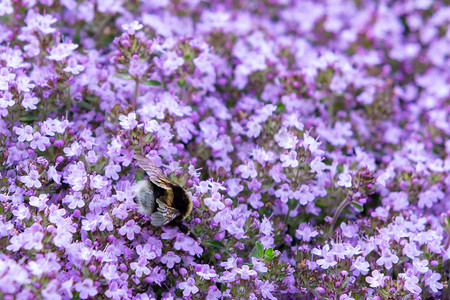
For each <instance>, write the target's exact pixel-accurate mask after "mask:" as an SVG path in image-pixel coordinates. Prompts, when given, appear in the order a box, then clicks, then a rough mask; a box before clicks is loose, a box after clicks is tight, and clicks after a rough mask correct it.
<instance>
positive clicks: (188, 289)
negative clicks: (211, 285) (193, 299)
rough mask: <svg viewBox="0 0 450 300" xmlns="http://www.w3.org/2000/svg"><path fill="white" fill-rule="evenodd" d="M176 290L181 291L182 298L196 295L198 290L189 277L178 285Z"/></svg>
mask: <svg viewBox="0 0 450 300" xmlns="http://www.w3.org/2000/svg"><path fill="white" fill-rule="evenodd" d="M178 288H179V289H182V290H183V296H184V297H188V296H189V295H191V294H196V293H197V292H198V291H199V289H198V288H197V285H196V283H195V280H194V279H193V278H192V277H189V278H188V279H187V280H186V281H184V282H181V283H179V284H178Z"/></svg>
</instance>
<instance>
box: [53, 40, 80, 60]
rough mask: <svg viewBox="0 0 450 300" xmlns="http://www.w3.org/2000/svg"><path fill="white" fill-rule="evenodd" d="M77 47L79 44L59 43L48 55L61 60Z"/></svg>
mask: <svg viewBox="0 0 450 300" xmlns="http://www.w3.org/2000/svg"><path fill="white" fill-rule="evenodd" d="M77 48H78V45H77V44H73V43H61V44H58V45H57V46H56V47H54V48H52V49H51V50H50V55H49V56H48V59H51V60H56V61H61V60H63V59H65V58H67V57H69V56H70V55H71V54H72V52H73V51H74V50H75V49H77Z"/></svg>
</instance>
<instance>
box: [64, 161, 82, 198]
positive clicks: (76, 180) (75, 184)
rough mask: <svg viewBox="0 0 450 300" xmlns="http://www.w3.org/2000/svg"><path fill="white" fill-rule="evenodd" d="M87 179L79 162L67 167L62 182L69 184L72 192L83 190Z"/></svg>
mask: <svg viewBox="0 0 450 300" xmlns="http://www.w3.org/2000/svg"><path fill="white" fill-rule="evenodd" d="M87 179H88V178H87V173H86V170H85V168H84V164H83V162H81V161H79V162H77V163H76V164H75V163H74V164H71V165H69V167H68V169H67V171H66V172H65V175H64V182H65V183H68V184H70V185H71V186H72V189H73V190H74V191H81V190H83V189H84V185H85V184H86V182H87Z"/></svg>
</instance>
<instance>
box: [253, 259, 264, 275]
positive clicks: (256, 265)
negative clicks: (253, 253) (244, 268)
mask: <svg viewBox="0 0 450 300" xmlns="http://www.w3.org/2000/svg"><path fill="white" fill-rule="evenodd" d="M252 265H253V267H252V270H255V271H256V272H259V273H266V272H267V270H268V268H267V267H266V264H265V263H264V262H262V261H259V260H258V259H257V258H256V257H252Z"/></svg>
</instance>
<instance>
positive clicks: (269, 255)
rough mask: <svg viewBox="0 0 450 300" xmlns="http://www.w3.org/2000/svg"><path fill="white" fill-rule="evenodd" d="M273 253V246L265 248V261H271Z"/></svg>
mask: <svg viewBox="0 0 450 300" xmlns="http://www.w3.org/2000/svg"><path fill="white" fill-rule="evenodd" d="M274 256H275V255H274V254H273V248H272V247H270V248H267V249H266V251H265V252H264V259H265V260H266V261H271V260H272V259H273V257H274Z"/></svg>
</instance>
